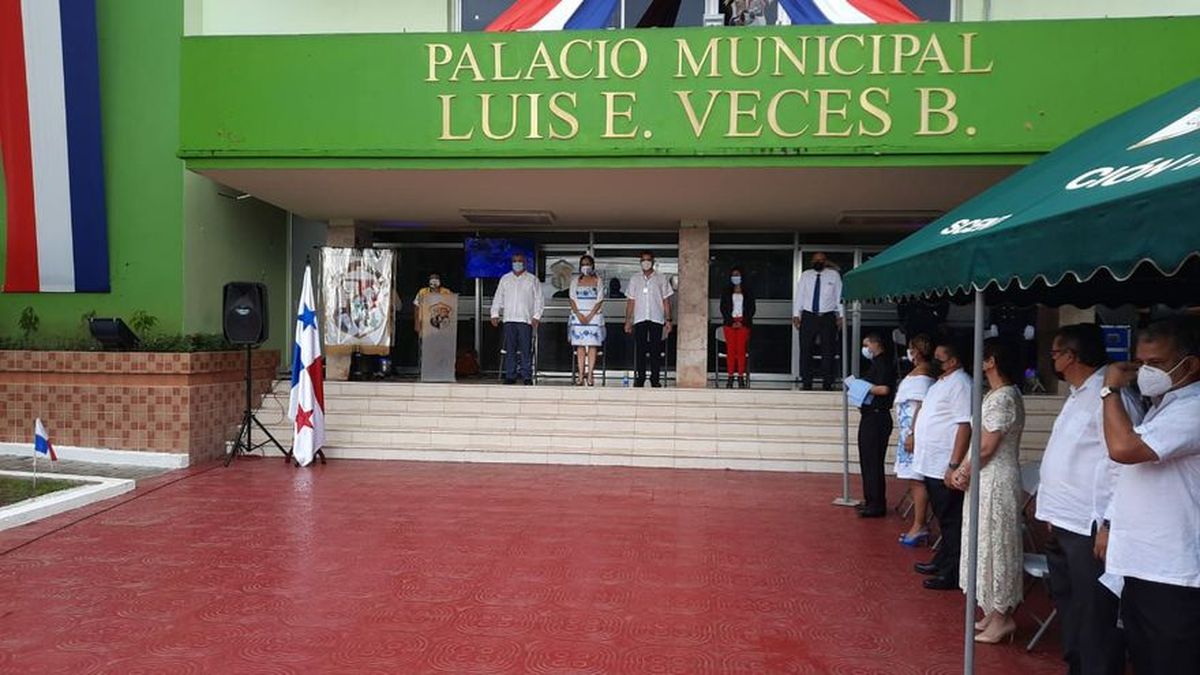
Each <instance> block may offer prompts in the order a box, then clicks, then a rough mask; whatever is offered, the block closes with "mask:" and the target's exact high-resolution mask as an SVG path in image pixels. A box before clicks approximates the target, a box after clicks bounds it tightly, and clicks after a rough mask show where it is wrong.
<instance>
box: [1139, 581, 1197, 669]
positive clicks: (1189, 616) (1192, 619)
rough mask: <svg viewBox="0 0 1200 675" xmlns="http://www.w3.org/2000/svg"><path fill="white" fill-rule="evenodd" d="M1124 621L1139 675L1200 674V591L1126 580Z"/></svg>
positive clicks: (1184, 587) (1151, 582)
mask: <svg viewBox="0 0 1200 675" xmlns="http://www.w3.org/2000/svg"><path fill="white" fill-rule="evenodd" d="M1121 620H1122V621H1123V622H1124V623H1125V637H1126V639H1127V640H1128V641H1129V657H1130V659H1131V660H1132V661H1133V672H1134V673H1136V674H1137V675H1191V674H1192V673H1196V672H1197V671H1200V588H1189V587H1186V586H1173V585H1171V584H1160V583H1155V582H1153V581H1144V580H1142V579H1134V578H1133V577H1125V590H1124V592H1122V593H1121Z"/></svg>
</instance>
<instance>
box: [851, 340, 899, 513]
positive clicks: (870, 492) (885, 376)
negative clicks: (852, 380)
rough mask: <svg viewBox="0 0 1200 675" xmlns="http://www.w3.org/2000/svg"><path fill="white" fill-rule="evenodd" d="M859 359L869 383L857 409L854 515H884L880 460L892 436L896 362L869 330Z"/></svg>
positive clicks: (884, 493)
mask: <svg viewBox="0 0 1200 675" xmlns="http://www.w3.org/2000/svg"><path fill="white" fill-rule="evenodd" d="M862 355H863V358H865V359H867V360H869V361H870V362H871V365H870V367H869V368H867V371H866V372H865V373H863V375H862V379H864V380H866V381H867V382H870V383H871V390H870V391H871V400H870V401H868V402H866V403H863V405H862V406H861V407H860V408H859V411H860V412H861V413H862V417H861V418H860V420H859V422H858V462H859V468H860V471H861V472H862V482H863V500H864V501H863V503H862V504H861V505H860V506H859V509H858V515H860V516H862V517H863V518H882V517H883V516H885V515H887V478H886V476H885V474H884V468H883V461H884V458H885V457H886V456H887V445H888V439H889V438H890V437H891V435H892V399H893V398H895V395H896V393H895V392H896V365H895V364H894V363H893V362H892V358H891V356H890V355H888V353H887V352H886V350H885V349H884V342H883V338H882V337H880V336H879V334H878V333H871V334H870V335H868V336H867V337H866V338H864V339H863V342H862Z"/></svg>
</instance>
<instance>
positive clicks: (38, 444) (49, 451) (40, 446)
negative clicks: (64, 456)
mask: <svg viewBox="0 0 1200 675" xmlns="http://www.w3.org/2000/svg"><path fill="white" fill-rule="evenodd" d="M38 455H45V456H48V457H49V458H50V461H52V462H57V461H58V455H56V454H54V446H53V445H50V434H48V433H46V427H45V425H43V424H42V418H40V417H39V418H37V421H35V422H34V423H33V461H34V463H35V464H36V463H37V456H38Z"/></svg>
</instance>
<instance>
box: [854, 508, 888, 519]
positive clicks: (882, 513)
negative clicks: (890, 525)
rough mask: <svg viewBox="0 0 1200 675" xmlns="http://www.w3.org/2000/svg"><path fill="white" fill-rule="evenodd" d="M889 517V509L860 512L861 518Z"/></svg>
mask: <svg viewBox="0 0 1200 675" xmlns="http://www.w3.org/2000/svg"><path fill="white" fill-rule="evenodd" d="M886 515H887V509H860V510H859V512H858V517H859V518H883V517H884V516H886Z"/></svg>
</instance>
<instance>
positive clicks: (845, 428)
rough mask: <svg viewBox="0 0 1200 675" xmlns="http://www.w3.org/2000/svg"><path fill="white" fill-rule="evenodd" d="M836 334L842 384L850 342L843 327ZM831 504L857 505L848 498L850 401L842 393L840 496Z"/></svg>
mask: <svg viewBox="0 0 1200 675" xmlns="http://www.w3.org/2000/svg"><path fill="white" fill-rule="evenodd" d="M838 332H839V333H841V334H842V381H843V382H844V381H845V379H846V376H847V375H848V374H849V372H850V371H848V370H847V365H846V364H848V363H850V342H849V336H848V335H847V333H846V327H845V326H842V330H840V331H838ZM833 503H834V505H835V506H857V505H858V500H855V499H851V498H850V401H849V399H847V398H846V395H845V393H844V392H843V394H842V496H841V497H838V498H837V499H834V500H833Z"/></svg>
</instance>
